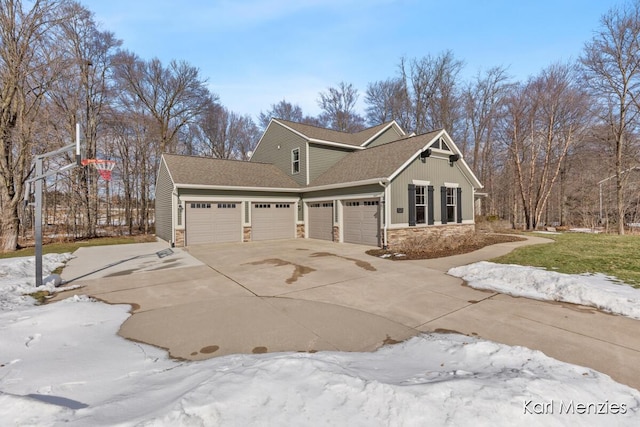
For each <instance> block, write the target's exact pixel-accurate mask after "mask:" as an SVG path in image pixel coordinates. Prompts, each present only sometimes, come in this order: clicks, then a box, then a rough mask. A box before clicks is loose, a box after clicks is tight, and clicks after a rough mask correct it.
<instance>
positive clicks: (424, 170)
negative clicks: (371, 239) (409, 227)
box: [390, 157, 474, 224]
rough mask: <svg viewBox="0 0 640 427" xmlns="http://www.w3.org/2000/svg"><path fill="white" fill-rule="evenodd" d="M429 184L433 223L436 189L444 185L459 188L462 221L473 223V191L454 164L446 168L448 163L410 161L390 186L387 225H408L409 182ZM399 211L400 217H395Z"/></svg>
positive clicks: (436, 216)
mask: <svg viewBox="0 0 640 427" xmlns="http://www.w3.org/2000/svg"><path fill="white" fill-rule="evenodd" d="M414 179H418V180H421V181H430V182H431V185H432V186H433V189H434V192H433V204H434V210H433V212H434V220H435V221H436V222H439V221H440V220H441V218H440V215H441V213H440V187H441V186H442V185H444V183H445V182H450V183H458V184H459V185H460V188H462V219H463V220H464V221H467V220H473V219H474V218H473V187H472V186H471V184H470V183H469V181H468V180H467V178H466V177H465V175H464V174H463V173H462V171H461V170H460V167H459V165H458V163H454V166H453V167H451V166H449V161H448V159H441V158H438V157H429V158H427V161H426V163H423V162H422V161H421V160H420V159H416V160H414V161H413V162H412V163H411V164H410V165H409V166H408V167H407V168H406V169H405V170H404V171H402V173H401V174H400V175H398V176H397V177H396V178H395V179H394V180H393V181H392V182H391V195H390V198H391V206H390V208H391V218H390V219H391V221H390V223H391V224H407V223H408V222H409V200H408V199H409V194H408V190H407V189H408V185H409V184H411V182H412V180H414ZM398 208H402V209H403V211H402V213H398Z"/></svg>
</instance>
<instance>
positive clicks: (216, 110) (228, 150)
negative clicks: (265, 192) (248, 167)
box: [193, 101, 260, 160]
mask: <svg viewBox="0 0 640 427" xmlns="http://www.w3.org/2000/svg"><path fill="white" fill-rule="evenodd" d="M259 135H260V130H259V129H258V127H257V126H256V124H255V123H254V122H253V120H251V117H249V116H248V115H244V116H243V115H240V114H237V113H234V112H232V111H229V110H227V109H226V108H225V107H223V106H222V105H220V104H218V103H215V102H213V101H212V102H210V104H209V106H208V107H207V109H206V111H205V113H204V114H202V116H201V118H200V120H199V121H198V127H197V130H196V131H195V135H193V137H194V138H195V139H196V140H197V141H198V142H197V144H196V145H197V146H198V149H197V150H195V151H196V152H197V153H198V154H200V155H204V156H209V157H216V158H219V159H236V160H248V159H249V157H250V155H249V153H250V151H251V149H252V148H253V147H254V146H255V145H256V144H257V142H258V139H259V137H260V136H259Z"/></svg>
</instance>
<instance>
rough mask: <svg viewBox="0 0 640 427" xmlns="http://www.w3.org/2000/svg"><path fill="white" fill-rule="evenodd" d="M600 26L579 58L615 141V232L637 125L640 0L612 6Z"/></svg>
mask: <svg viewBox="0 0 640 427" xmlns="http://www.w3.org/2000/svg"><path fill="white" fill-rule="evenodd" d="M600 24H601V25H600V29H599V30H598V32H597V33H596V35H595V36H594V37H593V39H592V40H591V41H590V42H589V43H587V44H586V45H585V51H584V54H583V56H582V58H581V63H582V65H583V69H584V76H585V82H586V84H587V85H588V86H589V88H590V89H591V92H592V94H593V95H594V97H595V99H596V100H597V101H598V103H597V105H598V107H599V113H600V118H601V120H602V121H603V122H604V123H605V124H606V125H607V126H608V127H609V129H610V131H611V137H612V139H613V141H614V142H615V147H616V149H615V175H616V207H617V223H618V233H619V234H624V223H625V221H624V216H625V202H624V171H625V170H626V169H627V168H628V163H627V159H625V157H624V155H623V154H624V151H625V150H626V149H627V146H628V136H629V134H630V133H631V132H632V131H634V130H635V128H636V127H637V125H638V123H637V119H638V107H639V106H640V105H639V104H640V103H639V101H640V98H639V97H640V94H639V93H638V90H639V89H640V2H639V1H638V0H636V1H634V2H632V3H628V4H625V5H624V6H621V7H614V8H612V9H611V10H609V12H607V13H606V14H605V15H604V16H603V17H602V18H601V20H600Z"/></svg>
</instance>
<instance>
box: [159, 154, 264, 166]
mask: <svg viewBox="0 0 640 427" xmlns="http://www.w3.org/2000/svg"><path fill="white" fill-rule="evenodd" d="M162 155H163V156H174V157H190V158H193V159H207V160H220V161H227V162H241V163H253V164H257V165H273V163H267V162H252V161H249V160H240V159H222V158H220V157H210V156H199V155H197V154H176V153H162Z"/></svg>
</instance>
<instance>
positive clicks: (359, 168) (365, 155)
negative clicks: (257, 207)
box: [310, 130, 443, 187]
mask: <svg viewBox="0 0 640 427" xmlns="http://www.w3.org/2000/svg"><path fill="white" fill-rule="evenodd" d="M442 132H443V131H442V130H438V131H433V132H429V133H425V134H422V135H418V136H414V137H408V138H404V139H400V140H397V141H393V142H388V143H386V144H382V145H378V146H377V147H371V148H367V149H366V150H362V151H357V152H354V153H350V154H349V155H347V156H345V157H343V158H342V159H341V160H340V161H338V162H337V163H336V164H335V165H333V166H332V167H331V168H329V169H328V170H327V171H326V172H325V173H323V174H322V175H320V176H319V177H318V178H316V179H315V180H314V181H313V182H312V183H311V184H310V186H311V187H319V186H324V185H333V184H340V183H347V182H358V181H367V180H372V179H388V178H390V177H391V176H392V175H393V174H394V172H396V171H397V170H398V169H400V168H401V167H402V166H403V165H404V164H405V163H406V162H407V161H408V160H412V159H413V157H414V156H415V155H417V154H419V153H420V152H421V151H422V149H423V148H424V147H425V146H426V145H427V144H429V143H430V142H431V141H433V139H435V137H437V136H439V135H440V134H441V133H442Z"/></svg>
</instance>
